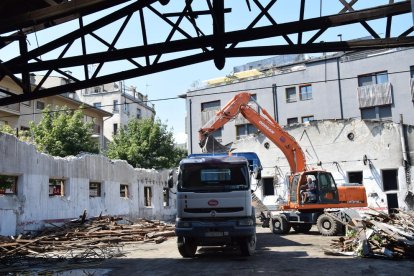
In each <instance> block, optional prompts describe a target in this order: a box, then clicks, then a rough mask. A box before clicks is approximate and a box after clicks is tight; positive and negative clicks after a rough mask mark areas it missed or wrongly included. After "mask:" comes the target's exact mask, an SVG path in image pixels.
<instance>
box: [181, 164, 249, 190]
mask: <svg viewBox="0 0 414 276" xmlns="http://www.w3.org/2000/svg"><path fill="white" fill-rule="evenodd" d="M248 177H249V173H248V170H247V166H243V165H240V164H229V165H226V167H222V166H220V167H218V166H213V165H211V166H206V164H187V165H185V166H183V167H182V168H181V169H180V172H179V175H178V189H179V190H180V191H196V192H221V191H236V190H247V189H248V188H249V181H248Z"/></svg>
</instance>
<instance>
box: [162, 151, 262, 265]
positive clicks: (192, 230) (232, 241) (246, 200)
mask: <svg viewBox="0 0 414 276" xmlns="http://www.w3.org/2000/svg"><path fill="white" fill-rule="evenodd" d="M251 168H253V166H249V162H248V159H246V158H245V157H241V156H223V155H222V156H214V155H212V156H208V155H207V156H193V157H189V158H186V159H183V160H182V161H181V162H180V166H179V169H178V179H177V218H176V225H175V226H176V230H175V231H176V235H177V244H178V250H179V252H180V254H181V255H182V256H183V257H186V258H191V257H194V255H195V253H196V251H197V246H224V245H239V247H240V250H241V253H242V255H245V256H250V255H252V254H253V252H254V251H255V248H256V218H255V211H254V208H253V207H252V194H251V177H253V176H255V178H256V179H257V178H260V168H259V167H256V169H255V172H252V169H251ZM171 181H172V179H171V180H170V181H169V182H170V183H169V184H170V185H171Z"/></svg>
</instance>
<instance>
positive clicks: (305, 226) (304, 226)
mask: <svg viewBox="0 0 414 276" xmlns="http://www.w3.org/2000/svg"><path fill="white" fill-rule="evenodd" d="M292 228H293V230H295V232H297V233H305V234H306V233H308V232H309V231H310V230H311V228H312V224H311V223H296V224H292Z"/></svg>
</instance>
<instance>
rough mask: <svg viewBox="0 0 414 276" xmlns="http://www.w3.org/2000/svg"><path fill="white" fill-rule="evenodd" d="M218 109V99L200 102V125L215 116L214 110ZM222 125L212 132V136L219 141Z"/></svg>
mask: <svg viewBox="0 0 414 276" xmlns="http://www.w3.org/2000/svg"><path fill="white" fill-rule="evenodd" d="M218 110H220V101H212V102H206V103H201V126H204V125H205V124H206V123H207V122H208V121H210V119H211V118H213V117H214V116H216V111H218ZM222 129H223V128H222V127H221V128H220V129H218V130H216V131H214V132H213V133H212V136H213V137H214V138H215V139H216V140H218V141H219V142H220V141H221V138H222Z"/></svg>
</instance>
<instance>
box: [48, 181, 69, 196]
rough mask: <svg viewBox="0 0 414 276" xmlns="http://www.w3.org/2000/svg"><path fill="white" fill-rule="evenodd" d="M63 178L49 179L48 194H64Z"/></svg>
mask: <svg viewBox="0 0 414 276" xmlns="http://www.w3.org/2000/svg"><path fill="white" fill-rule="evenodd" d="M64 191H65V179H55V178H50V179H49V196H64V195H65V192H64Z"/></svg>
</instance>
